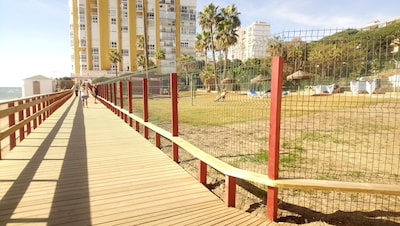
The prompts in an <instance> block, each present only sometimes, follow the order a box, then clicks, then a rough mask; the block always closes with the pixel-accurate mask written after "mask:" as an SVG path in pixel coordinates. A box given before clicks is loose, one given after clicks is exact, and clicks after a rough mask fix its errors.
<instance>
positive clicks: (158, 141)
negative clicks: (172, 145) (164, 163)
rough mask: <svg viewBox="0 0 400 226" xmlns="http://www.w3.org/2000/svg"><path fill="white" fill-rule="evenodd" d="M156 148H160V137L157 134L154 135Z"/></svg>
mask: <svg viewBox="0 0 400 226" xmlns="http://www.w3.org/2000/svg"><path fill="white" fill-rule="evenodd" d="M156 147H157V148H160V147H161V135H160V134H159V133H156Z"/></svg>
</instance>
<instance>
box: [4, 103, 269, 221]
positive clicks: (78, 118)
mask: <svg viewBox="0 0 400 226" xmlns="http://www.w3.org/2000/svg"><path fill="white" fill-rule="evenodd" d="M166 134H167V135H168V133H166ZM50 138H51V139H50ZM0 168H1V169H2V171H1V172H0V192H1V194H0V195H1V197H2V199H1V201H0V221H1V222H8V223H10V224H15V225H17V224H26V223H33V222H36V223H37V224H39V225H44V224H45V225H54V224H69V225H70V224H76V225H88V224H90V225H96V224H105V225H109V224H118V225H133V224H138V222H142V223H143V224H152V225H154V224H155V223H156V222H160V223H161V224H170V223H176V225H179V224H186V223H187V222H193V224H192V225H200V224H199V223H196V222H198V221H199V220H201V221H202V222H207V221H210V220H211V221H215V222H220V221H221V219H231V218H238V219H246V222H256V221H258V220H263V219H262V218H259V217H253V216H251V215H250V214H248V213H244V212H241V211H239V210H237V209H233V208H227V207H225V206H224V204H223V202H222V201H221V200H220V199H219V198H218V197H216V196H215V195H214V194H212V193H211V192H210V191H209V190H207V189H206V188H205V187H204V186H203V185H202V184H200V183H198V182H197V181H196V180H195V178H193V177H192V176H190V175H189V174H188V173H187V172H186V171H185V170H183V169H182V168H181V167H180V166H179V165H177V164H176V163H174V162H173V161H172V160H171V159H170V158H169V157H168V156H167V155H165V154H164V153H162V152H161V151H160V150H159V149H157V148H156V147H155V146H153V145H152V144H151V143H150V142H148V141H147V140H146V139H144V138H143V137H142V136H141V135H140V134H138V133H137V132H136V131H135V130H134V128H131V127H129V126H128V125H126V124H125V123H124V122H123V120H121V119H120V118H119V117H118V116H116V115H115V114H114V113H112V112H110V111H109V110H108V109H106V108H105V107H104V106H103V105H100V104H98V105H90V106H89V108H82V106H81V104H80V102H79V99H77V98H71V99H70V100H69V101H68V102H67V103H66V104H65V105H64V106H62V107H61V108H60V109H59V110H57V111H56V112H54V114H53V115H51V116H50V117H49V118H48V119H47V120H46V121H44V122H43V123H42V125H40V126H39V127H38V128H37V129H36V130H35V131H33V132H32V133H31V134H30V135H29V136H28V137H27V138H26V139H25V140H24V141H22V142H21V143H20V144H18V145H17V147H16V148H15V149H14V150H13V151H12V152H10V153H9V154H7V155H6V156H4V160H2V161H0ZM3 169H4V170H3Z"/></svg>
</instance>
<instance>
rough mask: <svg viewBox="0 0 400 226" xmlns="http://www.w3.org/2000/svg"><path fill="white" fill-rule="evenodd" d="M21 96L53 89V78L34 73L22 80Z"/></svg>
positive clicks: (47, 91)
mask: <svg viewBox="0 0 400 226" xmlns="http://www.w3.org/2000/svg"><path fill="white" fill-rule="evenodd" d="M23 81H24V85H23V89H22V96H23V97H28V96H33V95H38V94H45V93H52V92H54V91H55V85H54V80H53V79H51V78H47V77H45V76H43V75H36V76H33V77H30V78H26V79H24V80H23Z"/></svg>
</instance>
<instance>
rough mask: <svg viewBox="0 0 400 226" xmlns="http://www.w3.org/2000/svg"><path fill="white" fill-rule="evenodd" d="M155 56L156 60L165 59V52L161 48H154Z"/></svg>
mask: <svg viewBox="0 0 400 226" xmlns="http://www.w3.org/2000/svg"><path fill="white" fill-rule="evenodd" d="M155 58H156V60H157V61H160V60H165V52H164V50H162V49H156V53H155Z"/></svg>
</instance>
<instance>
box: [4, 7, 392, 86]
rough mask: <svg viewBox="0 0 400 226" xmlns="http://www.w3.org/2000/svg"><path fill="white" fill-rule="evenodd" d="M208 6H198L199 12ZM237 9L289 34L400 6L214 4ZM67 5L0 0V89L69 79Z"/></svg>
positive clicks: (382, 14) (379, 15) (361, 20)
mask: <svg viewBox="0 0 400 226" xmlns="http://www.w3.org/2000/svg"><path fill="white" fill-rule="evenodd" d="M210 2H211V1H209V0H197V10H198V11H201V10H202V9H203V7H204V6H205V5H208V4H209V3H210ZM212 2H213V3H214V4H215V5H217V6H220V7H226V6H227V5H230V4H232V2H233V4H235V5H236V6H237V8H238V10H239V12H241V14H240V19H241V22H242V25H243V26H245V27H246V26H249V25H250V24H251V23H252V22H254V21H263V22H267V23H269V24H270V25H271V34H274V33H278V32H281V31H284V30H285V31H287V30H307V29H325V28H332V29H336V28H349V27H352V28H358V27H362V26H364V25H366V24H368V23H370V22H372V21H375V20H380V21H385V20H389V19H393V18H396V17H400V11H399V1H398V0H380V1H368V0H367V1H366V0H347V1H344V0H335V1H325V0H214V1H212ZM69 44H70V41H69V13H68V0H18V1H16V0H0V66H1V70H0V71H1V72H0V73H1V80H0V87H10V86H21V85H22V79H24V78H28V77H31V76H35V75H38V74H41V75H44V76H46V77H53V78H59V77H64V76H69V73H70V68H71V66H70V54H71V50H70V46H69Z"/></svg>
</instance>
